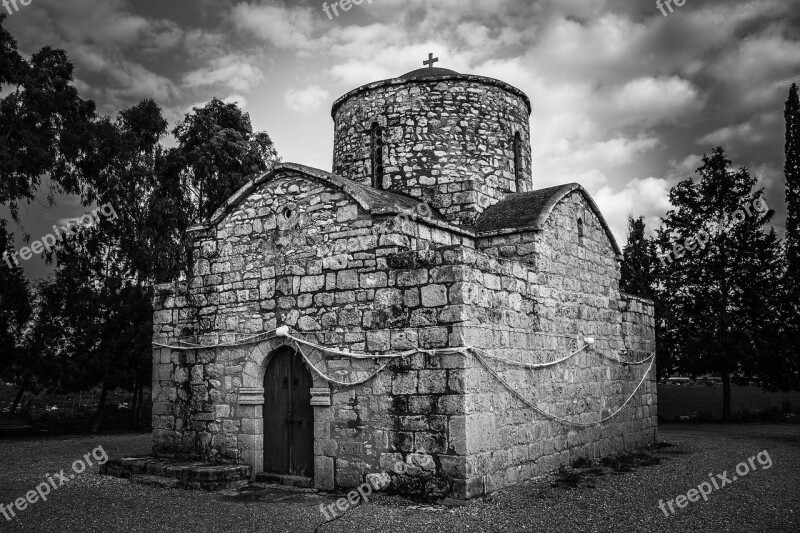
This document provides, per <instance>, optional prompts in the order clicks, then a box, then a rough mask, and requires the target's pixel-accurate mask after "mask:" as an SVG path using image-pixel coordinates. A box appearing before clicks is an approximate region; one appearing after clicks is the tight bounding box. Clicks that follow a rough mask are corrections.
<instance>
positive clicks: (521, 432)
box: [153, 168, 656, 499]
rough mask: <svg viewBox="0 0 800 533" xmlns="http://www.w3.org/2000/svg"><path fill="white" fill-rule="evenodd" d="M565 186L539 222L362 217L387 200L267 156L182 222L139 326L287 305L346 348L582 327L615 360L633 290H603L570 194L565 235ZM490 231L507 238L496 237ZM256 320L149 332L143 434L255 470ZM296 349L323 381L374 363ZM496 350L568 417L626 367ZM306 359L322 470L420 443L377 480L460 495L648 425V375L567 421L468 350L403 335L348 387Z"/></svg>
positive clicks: (559, 337)
mask: <svg viewBox="0 0 800 533" xmlns="http://www.w3.org/2000/svg"><path fill="white" fill-rule="evenodd" d="M286 199H290V200H289V201H287V200H286ZM581 202H582V199H581V196H580V195H577V196H574V197H569V198H567V200H566V201H565V202H562V203H561V204H559V207H558V208H557V209H556V210H554V214H553V215H551V220H552V223H551V224H550V225H548V226H547V227H546V228H545V229H544V230H543V231H540V232H530V234H522V235H520V234H516V235H507V236H505V237H503V236H495V237H492V239H488V238H479V237H476V236H474V235H470V234H469V233H466V232H459V231H455V230H453V231H445V229H444V228H443V227H442V226H441V224H440V223H435V221H428V220H426V219H424V218H423V217H420V218H418V219H417V220H416V221H409V222H408V223H407V224H404V225H402V226H398V227H396V228H394V230H393V231H394V233H390V234H384V235H381V236H380V237H376V236H375V235H374V234H373V233H372V232H371V231H370V229H371V227H372V225H373V224H375V223H378V222H379V221H380V220H382V217H390V216H392V215H391V213H386V214H376V213H375V211H377V209H376V208H375V206H374V205H368V206H367V208H365V207H364V206H362V205H361V204H360V203H359V202H358V200H357V199H354V197H353V196H352V195H351V194H346V193H345V192H344V191H342V190H341V189H338V188H337V187H335V186H333V185H332V184H331V183H327V182H325V181H324V180H321V179H317V178H316V177H314V176H309V175H306V174H304V173H303V172H300V171H299V170H295V169H291V168H286V169H283V170H279V171H277V172H276V173H275V174H274V175H273V176H272V177H271V178H270V179H269V180H267V181H265V182H264V183H263V184H261V185H260V186H258V187H256V188H255V189H254V190H253V191H251V192H250V193H248V194H247V195H246V197H244V199H243V200H242V201H241V203H239V204H237V205H236V206H235V207H232V208H231V210H230V212H228V213H227V214H226V215H225V216H224V218H222V219H220V222H219V223H218V224H217V225H216V226H214V227H209V228H197V229H196V230H194V232H193V235H194V239H195V240H194V254H195V262H194V268H195V271H194V275H193V277H192V278H191V279H190V280H188V281H187V282H186V283H182V284H173V285H163V286H160V287H159V291H158V294H157V296H156V301H155V305H156V311H155V315H154V320H155V335H154V339H155V341H157V342H159V343H163V344H167V345H175V344H177V343H178V341H179V340H181V341H188V342H193V343H197V344H203V345H211V344H219V343H223V344H224V343H231V342H233V341H235V340H237V339H242V338H247V337H248V336H252V335H256V334H260V333H263V332H265V331H268V330H271V329H274V328H276V327H278V326H282V325H288V326H290V327H291V328H292V330H293V331H294V332H296V334H298V335H301V336H302V337H304V338H306V339H308V340H309V341H311V342H314V343H318V344H320V345H323V346H328V347H331V348H336V349H345V350H350V351H353V352H359V353H376V354H380V353H387V352H399V351H405V350H413V349H440V348H449V347H458V346H464V345H470V346H475V347H478V348H483V349H485V350H487V351H489V352H490V353H493V354H496V355H498V356H502V357H507V358H510V359H514V360H517V361H522V362H526V363H531V364H534V363H541V362H546V361H550V360H553V359H556V358H558V357H561V356H563V355H565V354H566V353H569V351H570V350H571V349H572V347H573V345H574V343H575V341H576V340H577V339H578V338H583V336H594V337H596V338H597V343H596V349H597V350H602V351H604V352H607V353H615V352H616V351H618V350H620V349H623V348H624V349H627V350H628V352H627V353H626V354H625V357H628V358H629V360H634V359H636V358H637V357H638V355H639V354H640V353H643V352H644V351H646V350H648V349H650V347H651V346H652V341H653V335H652V332H653V316H652V304H651V303H649V302H647V301H644V300H639V299H634V298H627V297H625V296H623V295H620V294H619V292H618V290H617V279H618V278H617V276H618V274H616V273H615V270H613V269H609V268H608V265H609V264H610V259H609V258H613V254H614V251H613V249H612V247H611V246H609V245H608V243H607V242H606V243H604V242H603V239H604V235H605V234H604V233H603V230H602V227H601V225H600V224H599V223H596V222H595V221H592V220H591V215H590V213H589V212H588V211H587V214H586V217H587V219H589V220H588V222H587V223H586V230H585V233H584V236H583V239H585V240H584V243H583V248H581V245H580V243H579V242H578V237H577V236H576V235H575V234H574V232H573V231H572V230H571V228H570V226H569V224H568V221H569V220H570V216H571V213H572V212H573V211H574V210H576V209H583V208H584V207H585V206H584V205H583V204H582V203H581ZM287 211H290V213H289V212H287ZM581 212H583V211H581ZM437 224H438V225H437ZM503 239H505V242H504V243H503V242H501V241H502V240H503ZM339 240H346V242H347V243H348V245H347V246H348V247H347V248H343V247H342V246H334V245H332V246H331V248H332V249H347V250H348V253H347V254H343V255H345V257H343V258H341V260H338V261H332V260H328V259H329V258H319V257H317V254H316V253H315V243H325V244H326V245H328V244H332V243H334V244H335V242H336V241H339ZM526 240H527V241H528V242H530V243H532V244H533V246H531V247H530V248H525V242H526ZM490 242H491V245H489V243H490ZM548 243H552V244H549V245H548ZM587 243H588V244H587ZM507 247H515V249H516V250H522V251H523V255H519V254H518V253H501V250H507ZM603 276H605V277H603ZM570 280H575V281H570ZM258 340H259V342H254V343H251V344H246V345H242V346H227V347H219V348H205V349H203V348H198V349H190V350H187V349H181V350H173V349H170V348H157V349H155V350H154V378H153V401H154V408H153V428H154V430H153V436H154V452H155V453H156V454H168V455H170V456H173V457H175V456H177V457H181V458H185V459H203V460H215V461H218V462H229V463H235V464H244V465H249V466H251V467H252V472H253V473H254V474H256V473H259V472H261V471H262V470H263V456H264V434H265V432H266V431H270V429H269V428H266V427H265V426H264V412H263V405H264V394H265V386H268V384H265V382H264V373H265V369H266V367H267V366H268V364H269V362H270V359H271V357H272V354H273V353H274V352H275V351H276V350H277V349H278V348H280V347H281V346H290V347H291V348H296V347H295V346H294V345H292V344H291V343H288V344H287V340H286V339H284V338H269V339H268V338H264V337H261V338H259V339H258ZM304 350H305V352H306V354H307V355H308V357H309V359H310V361H311V362H312V363H313V364H314V365H315V367H316V368H317V369H318V370H319V371H320V372H322V373H324V374H325V375H327V376H331V377H333V378H335V379H336V380H338V381H343V382H351V381H357V380H361V379H364V378H365V377H367V376H368V375H369V374H371V373H372V372H373V371H374V370H375V369H377V368H378V367H377V365H376V362H375V361H372V360H369V359H367V360H354V359H350V358H347V357H341V356H335V355H330V354H328V355H326V354H323V353H322V352H321V351H319V350H312V349H304ZM639 358H642V357H639ZM497 365H499V366H497V371H498V372H499V374H500V375H501V376H503V378H504V379H505V380H506V381H507V382H508V383H509V384H511V385H513V386H514V387H515V388H516V389H517V390H519V391H522V392H523V394H524V395H525V396H526V398H528V399H529V400H531V401H534V402H536V403H537V404H538V405H539V406H540V407H541V409H542V410H543V411H545V412H548V413H552V414H554V415H557V416H560V417H564V418H567V419H570V420H575V421H581V422H591V421H594V420H599V419H600V418H601V417H602V416H604V415H606V414H608V413H609V412H611V411H613V410H614V409H616V408H617V407H618V406H619V405H621V404H622V403H623V402H624V401H625V398H626V397H627V396H628V395H629V394H630V393H631V392H632V390H633V387H635V385H636V383H638V381H639V379H640V377H641V374H639V373H637V372H641V371H642V370H643V369H642V368H638V367H630V368H629V367H621V366H619V365H615V364H614V363H612V362H609V361H608V360H607V359H604V358H602V357H600V356H598V354H595V353H592V352H591V351H586V352H584V353H581V354H579V355H577V356H576V357H574V358H573V359H571V360H569V361H568V362H565V363H564V364H563V365H559V366H555V367H552V368H548V369H546V370H535V371H531V370H527V369H520V368H516V367H508V368H505V367H504V366H503V364H502V363H497ZM652 375H655V374H654V373H653V374H652ZM312 377H313V378H314V383H313V387H314V388H313V389H312V390H313V391H314V392H313V396H312V398H314V399H313V401H312V405H313V412H314V419H313V425H314V442H313V456H314V473H313V478H314V485H315V486H316V487H317V488H321V489H336V488H352V487H356V486H358V485H360V484H361V483H363V482H364V480H365V479H366V476H368V475H370V474H374V473H379V472H384V471H390V469H391V465H393V464H395V463H397V462H398V461H403V460H405V459H406V458H407V457H408V456H409V454H413V453H424V454H426V455H429V456H430V457H431V458H432V461H431V463H430V466H429V468H427V469H422V468H410V469H409V471H407V472H404V473H403V474H402V475H400V474H397V473H392V477H393V479H392V489H391V490H396V491H399V492H402V493H406V494H411V495H417V496H421V497H425V498H430V499H435V498H440V497H454V498H462V499H465V498H471V497H474V496H478V495H481V494H484V493H486V492H487V491H491V490H494V489H496V488H497V487H501V486H505V485H510V484H514V483H518V482H520V481H522V480H524V479H529V478H530V477H532V476H535V475H538V474H541V473H544V472H547V471H548V470H550V469H552V468H555V467H557V466H558V465H559V464H563V463H566V462H567V461H569V460H572V459H574V458H577V457H597V456H600V455H602V454H606V453H612V452H615V451H618V450H620V449H623V448H629V447H632V446H634V445H636V444H639V443H642V442H644V441H647V440H652V439H653V438H654V437H655V420H656V417H655V415H656V412H655V387H654V384H653V383H651V382H649V381H648V382H646V384H645V385H644V387H643V388H642V389H641V393H640V394H639V395H637V397H636V398H635V399H634V401H633V402H632V403H631V404H630V405H629V406H628V407H627V408H626V409H625V410H623V411H622V412H621V413H620V414H619V415H618V417H616V418H615V419H614V420H613V421H611V422H609V423H605V424H603V425H601V426H598V427H593V428H588V429H584V428H577V429H575V428H569V427H568V426H565V425H563V424H562V423H560V422H557V421H554V420H551V419H547V418H545V417H542V416H541V415H539V414H537V413H535V412H533V411H532V410H531V409H529V408H527V407H525V406H524V405H522V404H521V403H520V402H519V401H518V399H516V398H515V397H514V396H513V395H512V394H511V393H510V392H509V391H507V390H505V389H504V388H503V386H502V385H501V384H500V383H498V382H497V381H496V380H495V379H494V378H493V376H492V375H491V374H490V373H489V372H488V371H487V370H486V369H485V368H484V367H482V366H481V365H480V364H479V363H478V362H477V361H476V360H475V359H474V357H471V356H469V355H462V354H447V355H441V354H438V355H433V354H424V353H417V354H416V355H411V356H408V357H406V358H404V359H402V360H398V361H395V362H393V363H392V364H390V365H389V366H388V367H387V368H386V370H385V371H384V372H381V373H379V374H377V375H376V376H375V377H374V378H373V379H372V380H370V381H367V382H366V383H364V384H361V385H356V386H352V387H347V386H340V385H336V384H330V383H327V382H326V381H325V380H323V379H322V378H320V376H319V375H318V374H317V373H316V372H312Z"/></svg>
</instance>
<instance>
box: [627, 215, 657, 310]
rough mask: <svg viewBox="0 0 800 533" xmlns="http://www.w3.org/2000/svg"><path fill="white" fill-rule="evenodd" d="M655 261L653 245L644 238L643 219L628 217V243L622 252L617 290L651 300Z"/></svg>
mask: <svg viewBox="0 0 800 533" xmlns="http://www.w3.org/2000/svg"><path fill="white" fill-rule="evenodd" d="M655 261H656V255H655V248H654V246H653V243H652V242H651V241H650V240H649V239H648V238H647V237H645V223H644V217H639V218H637V219H634V218H633V217H632V216H630V215H628V242H627V243H625V248H623V250H622V264H621V265H620V280H619V289H620V290H621V291H622V292H626V293H628V294H632V295H634V296H639V297H641V298H648V299H650V300H652V299H653V297H654V291H653V286H654V283H655V276H654V271H655Z"/></svg>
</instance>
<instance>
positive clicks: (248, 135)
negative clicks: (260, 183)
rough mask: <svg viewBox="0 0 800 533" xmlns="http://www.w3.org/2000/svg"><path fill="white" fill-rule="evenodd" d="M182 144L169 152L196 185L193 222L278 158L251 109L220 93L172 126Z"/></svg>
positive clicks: (190, 183) (186, 178) (189, 182)
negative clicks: (220, 97) (253, 122)
mask: <svg viewBox="0 0 800 533" xmlns="http://www.w3.org/2000/svg"><path fill="white" fill-rule="evenodd" d="M172 133H173V135H175V138H177V139H178V143H179V146H178V147H177V148H176V149H174V150H172V151H171V153H170V155H171V156H172V157H173V158H175V161H173V163H172V164H173V168H175V167H177V168H180V169H181V170H180V172H181V177H182V178H183V180H184V183H185V184H186V185H188V187H189V188H190V189H191V191H192V196H193V198H192V204H191V205H192V210H191V213H190V215H191V220H192V222H195V223H197V222H201V221H203V220H206V219H208V218H210V217H211V215H213V214H214V211H216V210H217V208H219V206H220V205H222V203H223V202H224V201H225V200H227V199H228V198H229V197H230V196H231V195H233V193H235V192H236V191H238V190H239V189H240V188H241V187H242V186H243V185H244V184H245V183H247V181H248V180H249V179H251V178H253V177H254V176H257V175H258V174H260V173H262V172H264V171H266V170H267V169H268V168H270V167H271V166H272V165H274V164H275V163H276V162H277V161H278V156H277V153H276V151H275V148H274V146H273V145H272V140H271V139H270V137H269V135H268V134H267V133H266V132H256V133H254V132H253V128H252V126H251V125H250V115H248V114H247V113H245V112H244V111H242V110H240V109H239V107H238V106H237V105H236V104H226V103H224V102H222V101H221V100H218V99H216V98H214V99H212V100H211V101H210V102H209V103H207V104H206V105H205V106H203V107H201V108H194V109H193V110H192V113H190V114H187V115H186V116H185V118H184V120H183V121H182V122H180V123H179V124H178V125H177V126H176V127H175V129H174V130H173V132H172Z"/></svg>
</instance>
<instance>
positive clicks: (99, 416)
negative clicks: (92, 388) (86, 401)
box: [92, 381, 108, 433]
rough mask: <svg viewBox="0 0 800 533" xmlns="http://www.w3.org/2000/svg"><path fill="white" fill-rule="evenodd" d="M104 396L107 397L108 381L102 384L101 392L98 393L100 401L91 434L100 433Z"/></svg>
mask: <svg viewBox="0 0 800 533" xmlns="http://www.w3.org/2000/svg"><path fill="white" fill-rule="evenodd" d="M106 396H108V381H104V382H103V390H102V391H101V392H100V401H99V402H98V404H97V414H96V415H95V417H94V423H93V424H92V433H97V432H98V431H100V425H101V424H102V423H103V416H105V414H106Z"/></svg>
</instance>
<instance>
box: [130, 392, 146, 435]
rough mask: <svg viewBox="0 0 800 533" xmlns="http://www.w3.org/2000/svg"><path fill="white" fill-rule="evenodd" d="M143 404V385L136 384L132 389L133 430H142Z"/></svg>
mask: <svg viewBox="0 0 800 533" xmlns="http://www.w3.org/2000/svg"><path fill="white" fill-rule="evenodd" d="M143 403H144V385H142V384H141V383H138V384H137V385H136V386H135V387H134V389H133V405H132V406H131V407H132V414H133V429H135V430H140V429H142V407H143Z"/></svg>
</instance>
